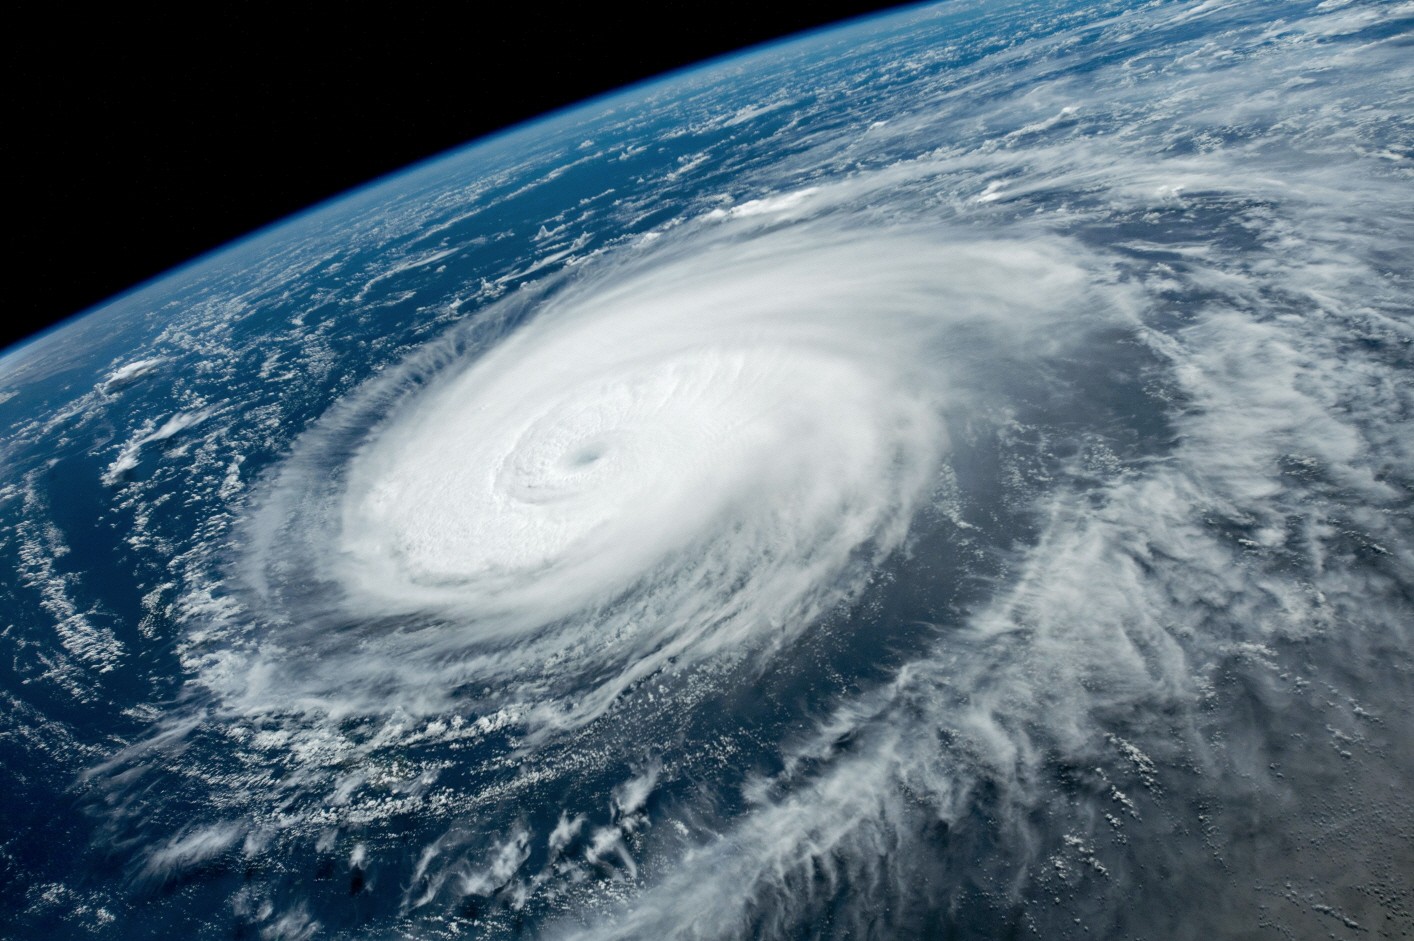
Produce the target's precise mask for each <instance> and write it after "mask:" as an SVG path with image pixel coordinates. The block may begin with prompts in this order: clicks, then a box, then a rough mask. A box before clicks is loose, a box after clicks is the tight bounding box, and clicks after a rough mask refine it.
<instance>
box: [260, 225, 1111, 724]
mask: <svg viewBox="0 0 1414 941" xmlns="http://www.w3.org/2000/svg"><path fill="white" fill-rule="evenodd" d="M592 267H593V266H591V269H592ZM600 267H602V268H603V269H604V270H602V271H594V270H589V271H587V272H585V273H583V274H582V275H581V276H580V277H579V278H578V279H575V280H574V281H573V283H567V284H564V285H561V286H560V290H558V291H557V292H556V293H554V294H553V295H552V296H549V297H547V298H544V299H543V300H541V301H539V302H538V303H536V304H534V305H532V306H533V310H532V311H531V312H530V314H529V320H528V322H525V323H522V324H521V325H520V326H518V327H517V328H515V329H514V331H513V332H512V334H511V335H510V336H508V337H507V338H505V339H504V340H502V341H500V342H499V343H497V344H496V345H495V346H494V348H492V349H491V350H490V351H489V352H486V353H485V354H484V355H480V356H475V355H465V356H461V357H457V358H455V359H453V360H452V361H450V362H448V363H446V364H444V365H443V366H442V367H440V368H436V369H432V370H427V367H426V365H425V363H423V362H422V361H421V360H419V361H417V362H415V363H410V364H408V365H407V366H406V367H404V370H403V372H402V373H399V374H397V375H393V376H389V377H382V378H380V380H378V381H377V382H375V383H374V384H373V385H372V386H371V387H370V388H369V389H366V390H365V392H364V394H363V397H362V399H360V400H357V401H361V402H363V403H365V405H367V404H368V403H373V404H374V406H375V407H377V408H382V409H386V414H385V415H384V416H383V417H382V419H381V420H380V421H377V422H373V423H371V426H372V430H371V431H370V432H368V433H367V434H363V435H362V436H360V437H359V439H358V440H357V442H356V444H354V445H353V446H350V444H349V442H348V441H347V440H345V439H344V438H343V437H341V436H340V435H339V434H338V432H337V430H336V429H337V428H338V426H339V422H338V421H337V420H333V421H330V422H329V423H328V424H329V425H330V427H331V428H332V429H335V430H332V431H325V430H323V429H321V430H319V431H316V432H315V433H314V435H313V436H312V438H311V440H310V441H309V442H307V443H306V445H305V447H306V450H307V452H309V453H310V454H311V455H313V454H315V453H317V454H318V456H317V457H311V459H310V460H309V461H307V462H301V461H299V460H295V461H293V462H292V470H291V471H290V472H287V473H286V474H285V475H283V476H282V477H281V478H279V480H278V481H277V484H276V486H275V488H274V490H273V493H272V499H271V501H270V506H269V507H268V508H267V511H266V514H265V515H264V516H263V517H262V520H264V525H265V526H266V527H267V528H266V529H265V530H264V532H265V535H266V538H264V539H263V540H256V545H257V546H258V551H257V553H256V554H255V558H256V560H257V563H258V565H259V566H262V567H263V570H264V571H266V572H267V573H268V572H271V571H275V570H280V571H288V570H289V568H290V567H291V566H296V567H297V566H301V565H308V566H309V574H310V576H311V578H312V579H313V580H314V581H315V582H318V583H322V584H330V583H332V584H334V585H335V586H337V591H336V592H333V593H328V592H321V593H320V597H321V598H328V597H333V598H337V599H342V600H341V602H340V603H344V601H346V603H347V605H348V608H347V614H346V618H345V619H346V621H347V622H349V623H352V622H354V621H363V620H366V619H367V618H368V617H369V615H370V614H373V615H381V616H386V617H388V618H389V619H404V621H405V620H406V619H407V618H408V617H409V616H412V617H414V618H420V619H421V620H419V621H417V624H418V626H416V627H414V628H411V629H408V628H405V627H399V628H398V629H397V630H389V631H387V632H386V633H384V634H381V635H379V636H370V637H364V638H363V639H362V642H361V643H359V644H354V645H350V644H349V643H348V642H347V638H346V637H344V633H343V628H342V627H341V625H340V623H339V614H338V612H337V611H335V612H329V611H322V612H320V613H319V614H318V615H313V614H312V613H311V612H305V611H301V612H300V615H299V617H298V619H297V620H298V622H299V624H300V625H301V627H299V628H292V629H291V632H292V634H293V635H294V637H295V639H294V641H293V647H292V646H291V644H290V643H289V642H282V643H280V644H279V645H278V646H277V648H275V649H276V650H277V653H276V654H275V655H273V656H271V657H269V658H267V659H261V660H257V664H258V665H257V666H256V667H254V668H253V670H252V671H251V673H252V674H253V675H278V676H279V681H278V682H277V683H272V684H271V685H269V686H267V685H265V684H263V683H255V684H253V685H252V687H251V688H252V689H255V690H257V691H258V695H259V696H260V697H261V701H262V702H263V703H264V704H265V706H267V707H268V706H269V705H271V703H272V702H280V701H281V696H280V694H279V693H276V692H274V691H276V690H285V691H294V692H295V694H296V696H297V698H298V701H299V702H300V703H302V704H303V705H304V706H310V705H317V708H320V709H328V710H330V711H333V712H339V711H342V710H343V709H352V710H354V711H358V710H359V709H360V708H361V707H360V706H359V705H358V704H356V703H349V702H336V701H335V700H343V699H346V698H347V697H349V696H351V695H355V696H356V695H357V691H358V690H368V691H369V693H370V695H376V696H377V697H379V700H378V704H377V708H378V709H380V710H381V709H386V708H387V704H388V700H387V697H388V696H390V695H391V696H393V698H394V700H395V701H397V702H399V703H400V705H402V706H403V707H405V708H407V709H409V710H411V711H414V712H416V711H421V710H425V709H435V708H439V707H440V705H441V704H442V703H443V699H442V697H441V695H440V693H439V692H428V689H429V687H431V688H432V689H433V690H436V691H440V692H441V693H449V692H451V691H452V690H454V689H460V688H464V687H466V686H467V684H474V685H475V686H476V688H478V689H479V688H482V687H485V686H487V684H490V685H492V686H494V687H496V688H497V689H498V691H503V690H505V689H506V688H507V687H508V688H509V690H510V691H511V692H512V693H514V695H512V696H511V697H510V698H511V701H514V702H518V703H520V704H521V705H522V707H523V708H525V709H527V710H528V711H529V712H531V713H534V714H535V715H537V716H538V717H539V719H540V720H541V721H546V722H554V723H562V722H566V721H568V722H570V723H571V724H575V723H579V722H582V721H584V720H585V719H588V718H591V717H593V716H594V715H596V714H599V713H600V712H602V710H603V708H604V707H605V706H606V704H607V703H608V702H610V701H611V700H612V698H613V697H614V696H615V695H617V694H618V693H620V692H621V691H622V690H623V689H624V688H626V687H627V686H629V685H630V684H632V683H634V682H636V681H638V680H641V679H642V678H643V677H645V676H647V675H650V674H652V673H654V672H655V671H658V670H660V669H662V668H663V667H664V666H665V665H666V664H668V663H670V662H671V663H673V664H675V665H676V666H677V667H678V668H682V667H684V666H689V665H694V664H701V663H704V662H706V661H708V660H710V659H712V658H714V657H722V658H725V659H726V660H728V661H730V660H732V659H734V658H739V657H740V656H742V655H744V654H747V653H750V652H753V651H755V652H760V651H763V650H766V649H768V648H770V647H772V646H774V645H778V644H779V643H780V642H782V641H783V640H786V639H789V638H790V637H791V636H794V635H795V634H796V633H798V632H800V631H802V630H804V629H806V628H808V626H809V625H810V624H811V623H812V621H814V620H815V619H816V618H818V617H819V616H821V615H822V613H824V612H825V611H827V610H828V609H829V607H830V606H831V605H832V604H835V603H838V602H840V601H842V600H845V599H847V598H848V597H850V596H851V595H852V594H853V593H854V592H856V591H857V590H858V588H859V587H860V585H861V584H862V580H863V579H865V578H867V577H868V575H869V573H870V572H871V571H872V570H873V569H874V568H875V566H876V565H877V564H878V563H879V562H880V560H882V559H883V558H885V557H886V556H887V555H888V554H889V553H891V552H894V551H896V550H898V549H899V548H900V546H901V545H902V544H903V543H904V540H905V538H906V535H907V531H908V524H909V521H910V520H911V519H912V517H913V516H914V515H915V513H916V512H917V511H918V509H919V507H920V505H921V504H922V502H923V501H924V500H925V499H926V498H927V497H928V495H929V493H930V489H931V488H932V487H934V486H935V485H936V478H937V473H938V470H939V462H940V459H941V458H942V456H943V455H944V453H945V451H946V447H947V440H948V435H947V431H946V423H947V416H948V413H949V403H950V402H952V403H956V402H957V401H958V400H959V399H961V398H965V397H966V396H967V394H968V393H967V391H966V390H967V388H968V384H969V382H970V381H971V380H972V379H973V378H974V377H968V376H967V375H965V371H966V368H965V366H962V367H958V366H956V365H954V366H951V367H949V368H944V367H943V366H942V365H941V364H942V363H943V362H945V359H946V357H945V356H944V354H945V352H946V350H947V348H948V345H949V344H950V343H951V344H956V343H957V342H959V339H960V338H961V337H963V335H964V334H970V335H972V339H971V340H969V341H968V342H972V343H975V342H977V339H976V335H978V334H979V333H980V334H987V333H989V332H991V333H996V332H998V331H1001V332H1004V333H1005V334H1006V335H1007V336H1008V337H1010V338H1011V339H1013V340H1020V339H1021V338H1022V337H1024V336H1025V334H1026V333H1027V332H1028V331H1029V330H1036V329H1039V328H1041V327H1043V325H1044V321H1045V319H1046V317H1047V312H1048V311H1049V312H1051V313H1052V314H1053V313H1054V312H1055V311H1057V310H1060V309H1064V308H1066V307H1067V306H1068V305H1071V304H1072V303H1075V302H1076V298H1077V297H1078V294H1079V292H1080V286H1081V285H1082V284H1083V283H1084V282H1085V278H1084V277H1082V274H1081V272H1080V270H1079V269H1078V267H1077V266H1076V264H1075V262H1074V260H1073V257H1069V258H1066V259H1065V260H1062V254H1061V253H1060V252H1057V251H1055V250H1050V251H1047V250H1045V249H1043V248H1041V247H1038V246H1037V245H1028V244H1024V243H1021V242H1011V243H1003V242H990V241H984V240H978V241H975V242H972V243H968V244H963V243H961V242H957V243H948V242H945V241H942V240H940V239H938V238H937V236H936V235H934V236H931V237H924V236H922V235H918V234H913V233H909V232H907V231H898V232H891V233H868V234H867V238H860V237H859V233H857V232H856V233H853V237H852V238H851V237H847V234H846V233H842V232H838V231H833V230H831V229H829V228H827V227H823V226H819V225H805V226H797V227H795V228H791V229H785V230H780V231H775V232H770V231H762V232H758V233H756V234H754V235H750V234H749V232H748V237H746V238H743V230H742V229H741V228H739V227H738V226H736V225H732V224H725V225H724V224H721V223H719V222H705V223H703V224H702V228H701V230H700V231H699V232H698V234H697V235H696V237H694V238H688V239H683V240H682V243H681V244H680V245H678V246H677V247H674V246H672V245H662V246H659V245H653V246H652V247H651V248H648V249H645V250H641V251H640V252H639V253H637V254H636V255H634V256H632V257H629V258H627V259H625V260H621V261H619V260H614V261H610V260H605V261H604V262H603V263H602V265H601V266H600ZM1052 342H1053V341H1052ZM1023 346H1024V342H1023ZM417 371H429V372H431V373H432V375H431V376H430V377H428V378H427V379H426V381H418V382H416V383H412V384H407V375H408V374H409V373H411V372H417ZM394 388H396V389H400V390H402V391H398V392H389V391H388V390H389V389H394ZM334 442H338V444H337V447H338V448H344V449H346V450H345V452H344V457H343V458H336V459H335V464H336V467H337V468H338V469H337V470H336V471H335V473H334V474H333V482H332V484H331V481H330V476H331V475H330V473H329V471H328V468H329V467H330V459H331V454H330V453H328V451H327V450H326V449H328V448H330V447H334V446H335V445H334ZM307 469H308V470H311V472H309V473H306V472H305V471H306V470H307ZM311 506H313V507H316V508H317V512H313V513H311V511H310V507H311ZM292 520H297V521H298V522H297V523H292V522H291V521H292ZM285 581H286V582H288V581H289V580H288V579H286V580H285ZM295 581H296V582H298V581H299V580H295ZM267 584H268V580H267ZM284 590H288V588H286V589H284ZM285 600H286V601H287V602H288V601H289V600H290V599H289V598H286V599H285ZM296 609H298V605H296ZM310 624H318V625H319V628H318V630H311V629H310V628H309V625H310ZM369 645H373V647H374V649H378V650H381V651H383V652H384V653H385V654H386V655H385V656H380V657H368V656H367V655H366V653H367V650H368V649H369ZM292 649H293V650H296V651H298V650H303V651H305V652H307V653H308V654H310V656H309V657H307V658H306V657H304V656H300V655H298V654H296V655H295V656H293V657H292V656H291V652H292ZM277 661H278V662H277ZM292 664H293V666H291V665H292ZM429 676H431V677H435V678H436V680H435V682H432V683H429V682H428V678H429ZM351 677H358V678H361V680H362V681H363V682H359V683H354V684H350V682H349V680H350V678H351ZM247 681H248V678H247V679H245V680H243V681H242V682H247ZM586 683H590V684H593V685H592V689H593V690H594V692H593V693H591V694H589V695H585V693H584V685H585V684H586ZM571 689H573V690H575V691H576V692H575V695H574V697H573V698H574V699H575V700H576V701H575V702H573V703H571V702H570V701H568V698H566V699H564V700H563V701H562V700H561V699H560V698H557V696H556V695H555V693H554V692H552V693H551V695H549V696H545V693H546V691H560V690H562V691H565V692H568V691H569V690H571ZM375 691H376V693H375ZM502 695H504V694H503V693H502ZM293 701H294V700H292V699H289V698H286V699H285V700H284V706H289V705H291V704H292V702H293ZM502 701H504V699H503V700H502Z"/></svg>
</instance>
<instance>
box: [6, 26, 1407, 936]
mask: <svg viewBox="0 0 1414 941" xmlns="http://www.w3.org/2000/svg"><path fill="white" fill-rule="evenodd" d="M1411 44H1414V4H1410V3H1402V2H1397V3H1362V2H1339V0H1326V2H1319V3H1316V2H1291V3H1280V4H1277V3H1270V2H1236V3H1231V4H1215V3H1211V2H1159V3H1144V4H1135V3H1127V2H1109V3H1101V4H1080V3H1060V4H1038V3H1026V2H1010V3H1004V4H983V3H980V2H946V3H941V4H938V5H934V6H929V7H920V8H910V9H906V10H904V11H901V12H896V13H890V14H885V15H882V16H876V17H872V18H870V19H867V20H863V21H858V22H854V23H850V24H848V25H846V26H843V27H839V28H836V29H832V30H827V31H818V32H814V33H811V34H808V35H807V36H805V37H803V38H800V39H797V40H793V41H788V42H781V43H775V44H772V45H770V46H768V47H764V48H760V49H756V50H751V51H750V52H748V53H745V54H742V55H739V56H736V57H732V58H729V59H725V60H719V61H715V62H712V63H710V64H708V65H706V66H703V67H699V68H696V69H693V70H690V71H686V72H682V73H677V74H674V75H672V76H669V77H666V78H663V79H660V80H656V81H653V82H649V83H645V84H643V85H640V86H635V87H634V88H631V89H627V90H625V91H623V92H621V93H617V94H615V95H612V96H608V97H605V98H601V99H596V100H593V101H591V102H588V103H586V104H585V105H583V106H580V107H577V108H573V109H569V110H566V111H563V112H559V113H556V114H554V115H552V116H549V117H547V118H545V119H543V120H541V121H537V122H533V123H530V124H527V125H523V126H521V127H519V128H516V129H513V130H511V131H508V132H505V133H503V134H500V135H497V136H495V137H493V138H490V139H486V140H483V141H480V142H477V143H475V144H472V145H469V146H467V147H465V148H462V149H459V150H457V151H455V152H453V153H451V154H448V155H444V156H442V157H439V158H436V159H434V160H432V161H429V162H427V163H424V164H420V165H418V166H416V167H413V168H410V169H409V170H407V171H405V172H403V173H400V174H397V175H395V176H393V177H389V178H386V179H383V180H380V181H377V182H376V183H374V184H370V185H369V186H368V187H365V188H363V189H360V190H357V191H355V192H352V193H350V194H347V195H346V196H344V197H341V198H340V199H338V200H335V201H333V202H331V203H328V204H325V205H323V206H320V207H316V208H315V209H314V210H311V211H309V212H307V213H303V214H301V215H300V216H297V217H294V218H292V219H290V220H287V221H286V222H285V223H282V224H280V225H278V226H275V227H272V228H270V229H268V230H265V231H262V232H260V233H257V234H256V235H254V236H252V237H250V238H248V239H245V240H242V241H241V242H239V243H236V244H233V245H231V246H228V247H227V248H226V249H223V250H221V251H219V252H217V253H214V254H213V255H210V256H207V257H205V258H203V259H200V260H198V261H197V262H195V263H193V264H191V265H189V266H187V267H185V268H183V269H180V270H178V271H175V272H172V273H170V274H168V275H166V276H164V277H162V278H160V279H158V280H156V281H154V282H152V283H149V284H148V285H145V286H143V287H142V288H140V289H138V290H135V291H134V292H131V293H129V294H127V295H124V296H122V297H120V298H116V299H114V300H113V301H111V302H110V303H109V304H107V305H105V306H103V307H101V308H99V309H96V310H94V311H92V312H89V313H87V314H85V315H82V316H81V317H80V318H78V319H75V320H73V321H71V322H68V323H66V324H64V325H62V326H60V327H58V328H56V329H54V330H53V331H52V332H49V333H47V334H45V335H43V336H41V337H39V338H36V339H34V340H32V341H30V342H28V343H26V344H25V345H23V346H20V347H17V348H14V349H12V350H10V351H8V352H6V353H5V355H4V356H3V357H0V428H3V429H4V431H3V438H0V459H3V461H4V464H5V476H4V479H3V481H0V519H3V522H4V526H3V529H0V556H3V558H4V559H5V566H4V569H3V570H0V571H3V572H4V577H3V580H0V593H3V598H4V609H3V610H4V613H5V618H4V619H3V621H0V650H3V653H4V656H3V657H0V695H3V697H4V700H3V701H4V709H3V711H0V785H2V786H3V789H4V792H5V794H6V795H7V807H6V813H5V815H4V817H3V820H0V906H3V909H4V910H5V911H7V912H9V913H14V915H13V918H12V919H11V921H10V924H9V925H8V930H9V931H12V932H14V936H15V937H17V938H38V937H74V938H105V937H108V938H147V937H151V938H165V937H173V936H182V937H231V936H236V937H250V938H256V937H258V938H262V939H303V938H315V937H333V938H393V937H409V938H429V939H430V938H453V937H487V938H502V937H520V936H531V937H546V938H562V937H582V938H644V939H654V941H658V939H667V938H748V937H750V938H817V937H819V938H824V937H848V938H863V937H877V938H902V937H918V938H938V937H948V938H994V937H1000V936H1006V937H1040V938H1048V939H1049V938H1062V937H1094V938H1141V937H1163V938H1185V937H1190V938H1209V937H1233V938H1252V939H1259V938H1268V937H1270V938H1307V937H1312V938H1314V937H1322V938H1325V937H1350V938H1354V937H1363V936H1374V937H1404V936H1407V935H1409V934H1410V933H1411V932H1414V852H1412V851H1411V849H1410V847H1411V846H1414V815H1411V813H1410V811H1409V806H1410V805H1411V798H1414V794H1411V790H1414V789H1411V781H1414V670H1411V667H1414V657H1411V653H1410V648H1409V642H1410V626H1411V624H1414V527H1411V505H1414V500H1411V493H1412V492H1414V487H1411V484H1414V453H1412V452H1411V446H1414V434H1411V428H1410V416H1411V406H1414V394H1411V389H1414V386H1411V383H1410V381H1409V379H1410V369H1411V364H1410V347H1411V343H1414V322H1411V300H1410V299H1411V296H1414V295H1411V290H1410V288H1411V279H1412V278H1414V265H1412V264H1411V262H1414V239H1411V235H1414V187H1411V185H1410V184H1411V182H1414V114H1411V112H1410V109H1409V102H1410V101H1411V97H1414V59H1411V57H1410V56H1409V54H1408V53H1409V49H1410V47H1411Z"/></svg>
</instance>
